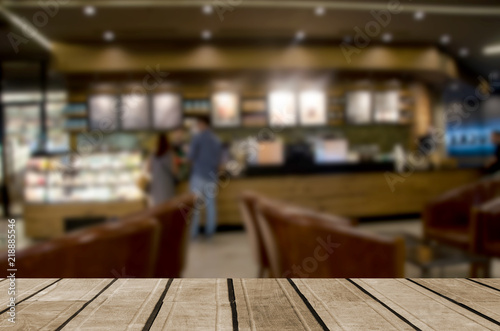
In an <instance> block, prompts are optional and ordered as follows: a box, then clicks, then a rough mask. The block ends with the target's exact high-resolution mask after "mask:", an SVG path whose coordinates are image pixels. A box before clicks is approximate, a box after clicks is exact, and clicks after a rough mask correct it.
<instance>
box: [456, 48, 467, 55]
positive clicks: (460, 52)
mask: <svg viewBox="0 0 500 331" xmlns="http://www.w3.org/2000/svg"><path fill="white" fill-rule="evenodd" d="M458 55H460V56H461V57H467V56H468V55H469V49H468V48H467V47H462V48H460V50H459V51H458Z"/></svg>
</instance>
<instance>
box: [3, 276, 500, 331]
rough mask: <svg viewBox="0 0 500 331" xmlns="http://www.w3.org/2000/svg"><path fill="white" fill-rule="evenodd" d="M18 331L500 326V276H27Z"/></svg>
mask: <svg viewBox="0 0 500 331" xmlns="http://www.w3.org/2000/svg"><path fill="white" fill-rule="evenodd" d="M9 285H10V284H9V281H7V280H2V281H0V299H1V309H2V310H1V311H0V312H1V317H2V318H1V319H0V329H9V330H61V329H64V330H412V329H413V330H419V329H420V330H500V279H293V280H289V279H17V280H16V290H17V306H16V323H15V324H12V323H11V322H9V321H8V314H9V312H8V308H7V309H6V308H4V307H6V304H7V302H8V300H9V295H8V288H9Z"/></svg>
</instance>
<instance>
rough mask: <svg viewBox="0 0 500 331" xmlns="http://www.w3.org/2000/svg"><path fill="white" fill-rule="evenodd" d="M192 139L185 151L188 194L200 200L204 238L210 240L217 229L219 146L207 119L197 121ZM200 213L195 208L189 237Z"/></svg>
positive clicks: (196, 233) (220, 154) (220, 151)
mask: <svg viewBox="0 0 500 331" xmlns="http://www.w3.org/2000/svg"><path fill="white" fill-rule="evenodd" d="M194 129H195V130H194V136H193V139H192V141H191V145H190V147H189V152H188V159H189V161H190V162H191V178H190V181H189V187H190V190H191V192H193V193H194V194H196V196H197V198H198V199H202V200H203V203H204V206H205V208H206V213H205V214H206V220H205V236H206V237H207V238H211V237H212V236H213V234H214V233H215V230H216V228H217V209H216V205H215V198H216V197H215V195H216V192H217V179H218V174H217V172H218V169H219V166H220V164H221V158H222V144H221V142H220V140H219V138H217V136H216V135H215V134H214V133H213V132H212V130H210V123H209V119H208V117H199V118H198V119H197V121H196V125H195V127H194ZM199 223H200V209H199V208H195V209H194V212H193V215H192V224H191V237H192V238H196V237H197V236H198V232H199Z"/></svg>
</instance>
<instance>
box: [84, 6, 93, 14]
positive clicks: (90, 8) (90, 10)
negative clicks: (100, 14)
mask: <svg viewBox="0 0 500 331" xmlns="http://www.w3.org/2000/svg"><path fill="white" fill-rule="evenodd" d="M83 13H84V14H85V15H87V16H94V15H95V7H94V6H85V7H83Z"/></svg>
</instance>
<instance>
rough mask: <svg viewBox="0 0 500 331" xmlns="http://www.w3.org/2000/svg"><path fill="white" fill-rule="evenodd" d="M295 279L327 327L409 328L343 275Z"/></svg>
mask: <svg viewBox="0 0 500 331" xmlns="http://www.w3.org/2000/svg"><path fill="white" fill-rule="evenodd" d="M294 281H295V283H296V284H297V286H298V287H299V288H300V290H301V291H302V293H303V294H304V295H305V296H306V297H307V299H308V300H309V302H310V303H311V305H312V306H313V307H314V309H315V310H316V311H317V312H318V314H319V315H320V316H321V318H322V319H323V321H325V323H326V325H327V326H328V328H329V329H330V330H368V329H371V330H412V328H411V327H410V326H409V325H408V324H406V323H405V322H403V321H402V320H401V319H399V318H398V317H397V316H396V315H394V314H393V313H391V312H390V311H389V310H388V309H386V308H384V307H383V306H382V305H381V304H380V303H378V302H377V301H375V300H374V299H372V298H371V297H369V296H368V295H367V294H365V293H363V292H362V291H360V290H359V289H357V288H356V287H355V286H354V285H352V284H351V283H349V282H348V281H347V280H345V279H331V280H328V281H325V280H324V279H297V280H294ZM360 316H363V318H360Z"/></svg>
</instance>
